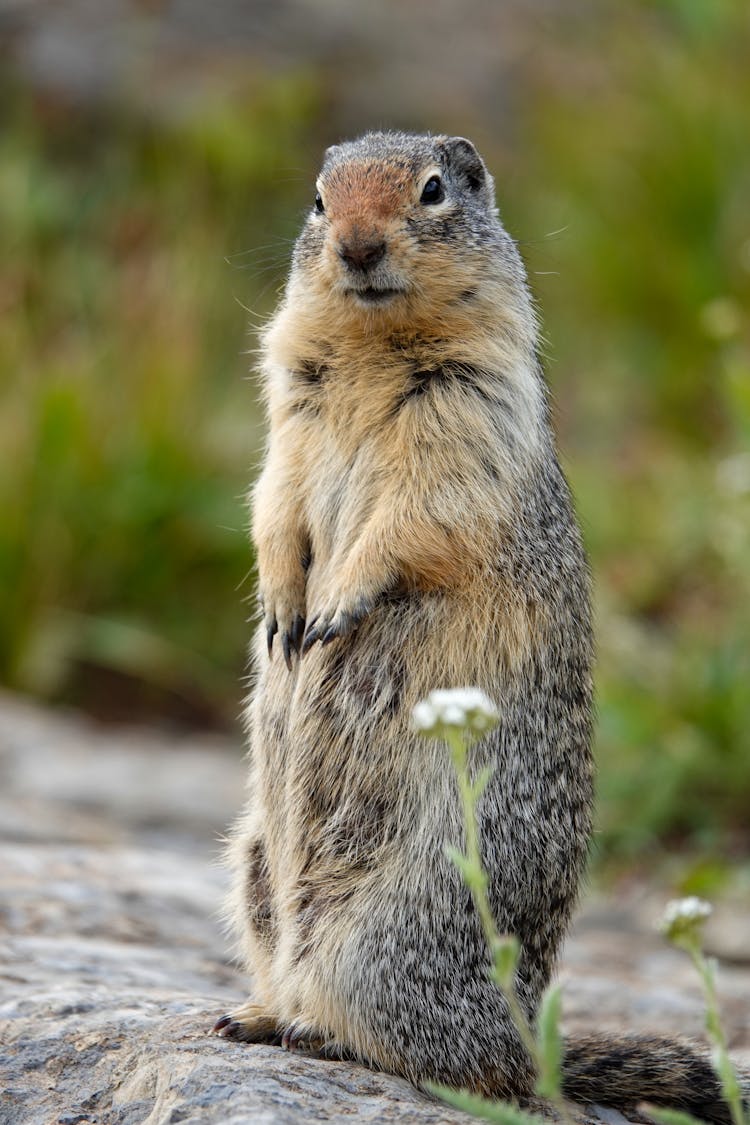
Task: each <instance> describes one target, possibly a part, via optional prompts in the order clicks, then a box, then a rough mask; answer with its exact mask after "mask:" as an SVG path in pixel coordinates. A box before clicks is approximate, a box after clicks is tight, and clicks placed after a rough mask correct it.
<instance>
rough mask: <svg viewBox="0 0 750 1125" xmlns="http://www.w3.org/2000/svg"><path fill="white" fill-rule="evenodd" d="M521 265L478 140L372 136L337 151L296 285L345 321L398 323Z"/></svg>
mask: <svg viewBox="0 0 750 1125" xmlns="http://www.w3.org/2000/svg"><path fill="white" fill-rule="evenodd" d="M503 262H504V263H505V265H504V266H503ZM519 266H520V262H519V259H518V256H517V254H516V252H515V246H514V245H513V243H512V241H511V240H510V238H509V237H508V235H507V234H506V233H505V231H504V230H503V228H502V226H501V225H500V222H499V219H498V214H497V209H496V207H495V197H494V185H493V181H492V177H491V176H490V174H489V172H488V171H487V168H486V167H485V164H484V161H483V160H482V158H481V156H480V155H479V153H478V152H477V150H476V148H475V147H474V145H473V144H472V143H471V141H468V140H466V139H465V138H463V137H447V136H421V135H411V134H406V133H368V134H366V135H365V136H363V137H360V138H359V139H358V140H356V141H350V142H346V143H344V144H340V145H334V146H333V147H331V148H329V149H328V150H327V152H326V154H325V159H324V162H323V167H322V169H321V172H320V175H319V177H318V180H317V184H316V194H315V198H314V203H313V206H312V208H311V211H310V213H309V215H308V217H307V221H306V223H305V226H304V228H303V231H302V233H301V235H300V237H299V239H298V241H297V245H296V248H295V255H294V267H293V273H292V283H293V284H294V282H295V281H297V282H299V283H301V284H300V289H302V288H303V289H304V290H305V292H306V294H307V297H308V299H313V300H314V299H316V298H318V299H319V300H320V301H322V302H324V303H325V304H326V306H327V307H329V308H330V303H331V301H332V300H333V301H334V302H335V303H336V307H337V312H338V313H339V314H340V315H344V316H346V315H347V314H348V313H350V314H351V315H352V316H354V317H358V318H362V316H363V315H364V316H365V317H367V318H368V320H370V321H371V320H372V319H373V318H383V319H385V320H387V321H388V322H390V323H391V324H392V323H393V322H394V321H398V320H399V319H403V320H405V321H407V320H409V318H410V317H413V316H414V314H415V312H417V311H419V312H422V313H425V314H426V313H428V311H429V310H430V309H432V310H438V309H439V308H440V307H441V306H445V304H446V303H451V302H456V301H457V300H460V299H461V295H464V296H465V295H466V294H468V293H471V292H472V291H473V292H476V291H477V288H478V287H479V286H480V285H481V283H482V281H483V279H485V278H486V277H487V275H488V273H492V272H495V273H497V272H498V267H499V272H503V271H504V272H506V273H507V272H511V273H512V274H513V275H514V276H516V277H517V271H518V268H519ZM509 267H510V270H509ZM522 277H523V271H522V267H521V278H522Z"/></svg>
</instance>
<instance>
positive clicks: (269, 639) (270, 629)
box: [266, 617, 279, 660]
mask: <svg viewBox="0 0 750 1125" xmlns="http://www.w3.org/2000/svg"><path fill="white" fill-rule="evenodd" d="M278 630H279V626H278V625H277V623H276V618H275V617H274V619H273V621H272V622H271V624H270V625H267V626H266V643H267V645H268V658H269V660H270V658H271V656H272V654H273V638H274V637H275V636H276V633H277V632H278Z"/></svg>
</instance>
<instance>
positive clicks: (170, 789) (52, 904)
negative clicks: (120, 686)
mask: <svg viewBox="0 0 750 1125" xmlns="http://www.w3.org/2000/svg"><path fill="white" fill-rule="evenodd" d="M243 777H244V767H243V765H242V762H241V749H240V747H239V746H237V745H234V744H233V743H231V742H228V741H222V740H216V739H209V740H206V739H192V738H191V739H188V740H186V739H175V738H168V737H166V736H157V735H154V734H153V732H147V731H131V732H118V733H113V732H112V731H109V730H106V729H101V728H98V727H96V726H94V725H92V724H91V723H89V722H86V721H85V720H83V719H81V718H77V717H75V716H61V715H59V714H54V713H51V712H45V711H43V710H42V709H40V708H36V707H34V706H32V705H30V704H27V703H24V702H21V701H19V700H16V699H14V698H12V697H4V696H2V695H0V871H1V872H2V883H3V894H2V899H1V900H0V902H1V905H0V925H1V930H0V950H1V956H2V967H1V968H0V1044H1V1045H0V1089H2V1090H3V1095H2V1098H1V1099H0V1125H145V1123H147V1125H167V1123H168V1122H182V1123H187V1125H219V1123H220V1125H233V1123H236V1125H240V1123H242V1125H248V1123H251V1122H252V1123H260V1125H266V1123H267V1125H277V1123H279V1125H281V1123H287V1122H289V1123H297V1122H300V1123H302V1122H312V1121H328V1122H340V1123H343V1122H345V1121H348V1120H351V1119H352V1118H356V1119H358V1120H362V1121H372V1122H404V1123H406V1122H415V1123H421V1122H425V1123H427V1122H431V1123H438V1122H445V1123H450V1122H462V1121H468V1120H469V1119H468V1118H467V1117H466V1116H465V1115H464V1114H462V1113H459V1112H457V1111H454V1110H451V1109H448V1108H446V1107H444V1106H442V1105H441V1104H439V1103H436V1102H431V1101H429V1100H428V1099H427V1098H426V1097H423V1096H422V1095H420V1094H418V1093H417V1092H416V1091H415V1090H414V1089H412V1087H410V1086H408V1085H407V1084H406V1083H404V1082H402V1081H400V1080H399V1079H396V1078H393V1077H392V1076H390V1075H384V1074H377V1073H374V1072H372V1071H369V1070H367V1069H365V1068H364V1067H360V1066H355V1065H351V1064H348V1063H341V1062H325V1061H321V1060H316V1059H311V1058H307V1057H304V1056H301V1055H294V1054H289V1053H286V1052H283V1051H281V1050H280V1049H278V1048H272V1047H247V1046H241V1045H237V1044H234V1043H231V1042H228V1041H226V1040H221V1039H218V1038H216V1037H215V1036H212V1035H211V1034H210V1027H211V1025H212V1024H213V1022H214V1020H215V1019H216V1018H217V1016H218V1015H220V1014H221V1013H222V1012H224V1011H225V1010H227V1009H229V1008H231V1007H233V1006H234V1005H236V1004H237V1003H238V1001H240V1000H241V999H242V998H243V997H244V996H245V994H246V991H247V988H248V983H249V982H247V981H246V979H245V977H244V975H243V974H241V973H239V972H238V971H237V970H236V969H235V968H234V967H233V965H232V962H231V959H230V956H229V950H228V948H227V944H226V942H225V940H224V937H223V935H222V930H221V926H220V923H219V913H220V907H221V900H222V895H223V893H224V889H225V876H224V873H223V871H222V869H221V867H220V866H219V865H218V864H217V855H218V852H219V850H220V845H219V839H218V835H219V833H220V832H221V831H222V830H223V828H224V827H225V826H226V824H227V823H228V822H229V821H230V820H231V818H232V816H233V814H234V813H235V812H236V810H237V807H238V805H239V804H240V802H241V799H242V786H243ZM631 906H632V904H630V906H629V905H628V904H627V903H625V904H620V906H619V907H618V909H617V910H615V909H614V908H613V907H612V904H611V903H609V904H608V903H607V902H606V901H603V900H602V901H598V902H592V903H591V905H590V906H589V908H588V909H587V910H586V911H585V912H584V914H583V916H582V920H581V922H580V924H579V926H578V928H577V931H576V933H575V934H574V935H573V937H572V939H571V941H570V943H569V945H568V949H567V953H566V958H565V962H564V965H563V977H564V979H565V981H566V982H567V985H566V992H565V1025H566V1028H567V1029H568V1030H569V1031H571V1032H573V1033H574V1032H576V1031H579V1030H584V1029H585V1030H590V1029H591V1028H592V1026H598V1027H601V1028H603V1029H607V1028H618V1029H622V1028H623V1027H630V1028H632V1029H636V1030H637V1029H643V1030H663V1031H668V1032H669V1031H671V1032H675V1031H679V1032H681V1033H685V1032H688V1033H690V1032H693V1033H695V1034H700V1031H701V1027H702V1020H703V1015H702V1011H703V1009H702V1003H701V999H700V993H699V990H698V989H697V987H696V985H695V981H694V979H693V975H692V973H691V970H690V967H689V965H688V964H687V962H686V960H685V958H683V957H682V956H681V955H680V954H679V953H678V952H676V951H674V950H671V949H669V948H666V947H665V946H664V945H663V944H662V943H661V942H660V940H659V939H658V938H657V937H656V936H655V935H653V933H649V932H645V931H644V929H643V922H642V920H641V919H640V917H639V912H638V909H635V908H633V909H631V908H630V907H631ZM623 911H625V913H626V914H627V917H628V919H629V924H628V926H627V927H626V926H625V925H624V924H623ZM722 997H723V1000H724V1007H725V1014H726V1017H727V1026H728V1027H729V1032H730V1037H731V1040H732V1043H733V1046H734V1047H735V1049H736V1052H737V1054H738V1056H739V1057H743V1055H744V1056H745V1058H746V1060H747V1061H748V1062H750V1051H749V1050H748V1048H749V1047H750V1028H749V1027H748V1012H749V1011H750V972H749V971H748V969H747V968H746V967H742V966H738V965H732V966H726V967H725V968H724V970H723V972H722ZM575 1120H576V1121H578V1122H582V1123H583V1122H598V1123H599V1125H622V1123H623V1121H624V1119H623V1118H621V1117H620V1115H613V1113H612V1111H609V1110H603V1109H597V1108H592V1109H591V1110H590V1112H589V1113H583V1112H582V1111H580V1110H578V1111H576V1113H575Z"/></svg>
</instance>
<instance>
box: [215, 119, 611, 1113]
mask: <svg viewBox="0 0 750 1125" xmlns="http://www.w3.org/2000/svg"><path fill="white" fill-rule="evenodd" d="M262 344H263V362H262V373H263V378H264V387H265V394H266V401H267V409H268V416H269V443H268V450H267V456H266V460H265V464H264V467H263V471H262V473H261V476H260V479H259V481H258V483H257V486H256V488H255V492H254V497H253V534H254V539H255V544H256V549H257V558H258V569H259V588H260V599H261V604H262V607H263V623H262V625H261V627H260V629H259V632H258V637H257V642H256V645H255V650H254V662H255V684H254V688H253V692H252V696H251V699H250V702H249V707H248V727H249V736H250V763H251V765H250V787H249V798H248V803H247V807H246V810H245V812H244V814H243V816H242V817H241V819H240V821H239V823H238V825H237V826H236V829H235V832H234V836H233V842H232V845H231V862H232V864H233V867H234V871H235V881H234V892H233V899H232V915H233V919H234V922H235V925H236V929H237V932H238V934H239V936H240V938H241V941H242V946H243V950H244V953H245V956H246V960H247V964H248V967H249V968H250V970H251V972H252V974H253V978H254V983H255V991H254V1000H253V1002H252V1003H248V1004H247V1005H246V1006H244V1007H242V1008H240V1009H238V1011H236V1012H234V1013H232V1015H231V1016H226V1017H224V1018H223V1019H222V1020H219V1022H218V1024H217V1030H219V1031H220V1033H221V1034H224V1035H227V1036H229V1037H233V1038H236V1039H240V1040H246V1041H250V1042H275V1043H279V1042H283V1044H284V1045H285V1046H298V1045H301V1044H305V1045H307V1046H312V1047H316V1048H318V1049H323V1050H324V1051H326V1052H328V1053H330V1054H338V1055H343V1056H345V1057H350V1058H356V1059H360V1060H362V1061H364V1062H367V1063H370V1064H372V1065H375V1066H379V1067H382V1068H383V1069H386V1070H390V1071H393V1072H395V1073H398V1074H401V1075H403V1076H405V1077H407V1078H408V1079H410V1080H411V1081H412V1082H414V1083H417V1084H422V1083H424V1082H427V1081H437V1082H442V1083H446V1084H450V1085H455V1086H464V1087H469V1088H471V1089H474V1090H478V1091H483V1092H486V1093H489V1094H493V1095H509V1096H513V1095H522V1094H524V1093H527V1092H528V1091H529V1089H530V1086H531V1082H532V1077H533V1076H532V1075H531V1071H530V1066H529V1062H528V1059H527V1057H526V1055H525V1053H524V1051H523V1048H522V1046H521V1043H520V1041H519V1039H518V1036H517V1034H516V1032H515V1029H514V1027H513V1024H512V1021H511V1020H510V1017H509V1014H508V1010H507V1006H506V1003H505V1000H504V998H503V997H502V996H501V995H500V993H499V992H498V991H497V990H496V988H495V987H494V986H493V985H492V984H491V982H490V981H489V979H488V977H487V966H488V964H489V958H488V954H487V950H486V947H485V942H484V939H483V937H482V933H481V928H480V925H479V921H478V918H477V916H476V915H475V913H474V910H473V907H472V902H471V897H470V894H469V892H468V890H467V889H466V887H465V886H464V884H463V882H462V880H461V877H460V875H459V873H458V871H457V870H456V868H455V867H454V866H453V864H452V863H451V862H450V860H449V859H448V858H447V856H446V853H445V845H446V843H452V844H457V845H460V844H461V841H462V836H463V828H462V823H461V817H460V811H459V800H458V794H457V788H456V782H455V778H454V776H453V771H452V767H451V763H450V758H449V754H448V750H447V748H446V747H445V746H444V745H443V744H441V743H439V742H434V741H425V740H423V739H422V738H420V737H419V736H418V735H417V734H416V733H415V732H414V731H413V729H412V726H411V712H412V709H413V707H414V705H415V704H416V703H417V702H418V701H419V700H420V699H422V698H423V697H424V696H425V695H427V694H428V692H429V691H430V690H432V689H434V688H450V687H464V686H477V687H480V688H482V689H483V690H484V691H485V692H486V694H487V695H488V696H489V697H490V698H491V699H492V700H493V701H494V702H495V703H496V705H497V707H498V709H499V712H500V715H501V722H500V725H499V726H498V727H497V728H496V729H495V730H494V731H492V732H491V733H490V734H489V735H487V736H486V737H485V738H484V739H482V740H481V741H480V742H478V743H476V744H475V745H474V747H473V748H472V750H471V755H472V764H473V766H474V768H480V767H482V766H484V765H486V764H488V763H489V764H491V765H492V767H493V769H492V775H491V780H490V782H489V784H488V786H487V789H486V791H485V792H484V794H483V797H482V799H481V802H480V806H479V809H478V816H479V827H480V838H481V849H482V857H483V862H484V865H485V868H486V870H487V872H488V875H489V879H490V898H491V904H492V908H493V910H494V913H495V917H496V920H497V923H498V927H499V929H500V931H501V932H503V931H507V932H512V933H514V934H516V935H517V936H518V938H519V940H520V942H521V948H522V954H521V958H520V962H519V969H518V991H519V995H520V997H521V1000H522V1002H523V1004H524V1005H525V1007H526V1009H527V1012H528V1015H529V1017H530V1019H532V1020H533V1018H534V1015H535V1012H536V1008H537V1005H538V1002H539V999H540V997H541V994H542V992H543V990H544V988H545V987H546V985H547V983H548V981H549V978H550V974H551V971H552V969H553V966H554V962H555V958H556V954H557V951H558V947H559V944H560V941H561V939H562V937H563V935H564V932H565V929H566V927H567V924H568V921H569V918H570V914H571V910H572V908H573V905H574V903H575V899H576V895H577V891H578V886H579V881H580V877H581V872H582V869H583V865H584V863H585V857H586V852H587V847H588V841H589V834H590V810H591V801H592V780H591V779H592V767H591V758H590V747H589V744H590V725H591V674H590V665H591V639H590V626H589V591H588V576H587V568H586V563H585V559H584V555H583V550H582V547H581V541H580V536H579V532H578V528H577V524H576V521H575V518H574V516H573V513H572V509H571V504H570V499H569V494H568V489H567V486H566V483H565V480H564V478H563V476H562V473H561V471H560V468H559V465H558V462H557V458H556V455H555V450H554V441H553V437H552V432H551V428H550V421H549V414H548V407H547V397H546V390H545V384H544V380H543V377H542V374H541V372H540V368H539V364H538V362H537V358H536V346H537V325H536V320H535V316H534V311H533V307H532V303H531V300H530V296H529V293H528V289H527V285H526V279H525V273H524V269H523V266H522V263H521V260H520V257H519V255H518V253H517V250H516V247H515V244H514V243H513V241H512V239H511V238H510V237H509V236H508V235H507V233H506V232H505V230H504V229H503V227H502V225H501V223H500V221H499V219H498V217H497V212H496V209H495V203H494V192H493V185H492V180H491V178H490V176H489V174H488V172H487V169H486V168H485V166H484V163H483V162H482V160H481V158H480V157H479V155H478V154H477V152H476V150H475V148H474V147H473V145H471V144H470V142H468V141H466V140H464V139H462V138H449V137H430V136H409V135H405V134H399V133H380V134H369V135H367V136H365V137H363V138H361V139H360V140H358V141H355V142H353V143H349V144H344V145H340V146H336V147H334V148H332V149H329V150H328V152H327V153H326V158H325V162H324V165H323V169H322V172H321V175H320V179H319V181H318V185H317V196H316V199H315V205H314V207H313V209H312V210H311V213H310V215H309V217H308V219H307V221H306V223H305V226H304V229H303V231H302V234H301V235H300V237H299V239H298V242H297V245H296V247H295V253H294V259H293V264H292V270H291V275H290V278H289V281H288V285H287V288H286V292H285V295H284V298H283V300H282V302H281V305H280V308H279V310H278V312H277V313H276V315H275V317H274V318H273V320H272V321H271V322H270V324H269V325H268V327H267V328H266V330H265V332H264V334H263V339H262ZM580 1065H581V1066H583V1064H582V1063H581V1064H580ZM584 1085H585V1084H584Z"/></svg>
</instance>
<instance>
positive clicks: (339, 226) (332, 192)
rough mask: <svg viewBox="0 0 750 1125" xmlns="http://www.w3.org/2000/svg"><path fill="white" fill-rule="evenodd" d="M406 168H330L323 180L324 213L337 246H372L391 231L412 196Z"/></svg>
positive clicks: (357, 165)
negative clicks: (328, 173) (331, 169)
mask: <svg viewBox="0 0 750 1125" xmlns="http://www.w3.org/2000/svg"><path fill="white" fill-rule="evenodd" d="M413 190H414V188H413V175H412V173H411V172H410V171H409V170H408V169H406V168H397V167H389V166H385V167H384V166H382V165H378V164H369V163H365V162H363V163H360V164H350V165H347V166H346V168H345V169H340V170H339V169H334V170H333V171H332V172H331V173H330V175H329V176H328V177H327V179H326V181H325V199H326V214H327V215H328V220H329V222H330V227H331V234H332V236H333V240H334V242H335V243H337V244H338V245H373V244H377V243H378V242H380V241H382V240H383V239H384V238H385V237H386V236H387V235H388V234H389V233H391V232H392V230H393V224H394V223H395V222H396V221H397V220H398V219H399V218H400V216H401V215H402V214H403V212H404V209H405V205H408V203H410V202H411V199H412V195H413Z"/></svg>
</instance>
